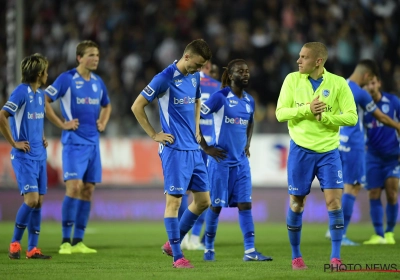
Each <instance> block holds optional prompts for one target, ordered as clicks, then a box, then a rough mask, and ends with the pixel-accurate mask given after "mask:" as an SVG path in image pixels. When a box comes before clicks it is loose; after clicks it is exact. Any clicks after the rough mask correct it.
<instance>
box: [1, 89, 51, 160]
mask: <svg viewBox="0 0 400 280" xmlns="http://www.w3.org/2000/svg"><path fill="white" fill-rule="evenodd" d="M44 98H45V96H44V93H43V91H42V90H41V89H38V90H37V91H36V93H35V92H33V91H32V89H31V87H30V86H29V85H28V84H20V85H19V86H17V87H16V88H15V90H14V91H13V92H12V93H11V96H10V98H9V99H8V101H7V102H6V104H5V105H4V106H3V110H5V111H7V112H8V113H10V115H11V116H10V117H9V118H8V119H9V123H10V128H11V133H12V136H13V138H14V141H15V142H20V141H28V142H29V146H30V151H29V152H27V153H25V152H24V151H21V150H18V149H16V148H12V150H11V158H13V157H17V158H26V159H31V160H45V159H46V158H47V153H46V148H45V147H44V145H43V123H44V115H45V110H44V108H45V99H44Z"/></svg>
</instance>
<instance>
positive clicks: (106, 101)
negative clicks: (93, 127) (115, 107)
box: [99, 78, 110, 107]
mask: <svg viewBox="0 0 400 280" xmlns="http://www.w3.org/2000/svg"><path fill="white" fill-rule="evenodd" d="M99 80H100V85H101V90H102V96H101V100H100V105H101V106H102V107H105V106H107V105H108V104H110V98H109V97H108V90H107V87H106V85H105V84H104V82H103V80H102V79H101V78H99Z"/></svg>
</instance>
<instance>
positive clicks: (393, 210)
mask: <svg viewBox="0 0 400 280" xmlns="http://www.w3.org/2000/svg"><path fill="white" fill-rule="evenodd" d="M398 212H399V204H398V203H396V204H394V205H392V204H389V203H388V204H387V205H386V222H387V227H386V232H393V230H394V226H395V225H396V221H397V213H398Z"/></svg>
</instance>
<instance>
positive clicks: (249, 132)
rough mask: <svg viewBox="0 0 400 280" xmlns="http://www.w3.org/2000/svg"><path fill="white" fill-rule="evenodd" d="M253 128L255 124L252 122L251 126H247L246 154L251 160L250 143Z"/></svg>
mask: <svg viewBox="0 0 400 280" xmlns="http://www.w3.org/2000/svg"><path fill="white" fill-rule="evenodd" d="M253 127H254V122H252V123H251V124H250V125H248V126H247V132H246V133H247V144H246V147H244V152H245V153H246V156H247V157H248V158H249V157H250V143H251V137H252V136H253Z"/></svg>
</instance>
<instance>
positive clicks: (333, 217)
mask: <svg viewBox="0 0 400 280" xmlns="http://www.w3.org/2000/svg"><path fill="white" fill-rule="evenodd" d="M328 215H329V231H330V233H331V243H332V252H331V259H332V258H338V259H340V246H341V245H342V237H343V229H344V221H343V220H344V219H343V210H342V209H339V210H333V211H328Z"/></svg>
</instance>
